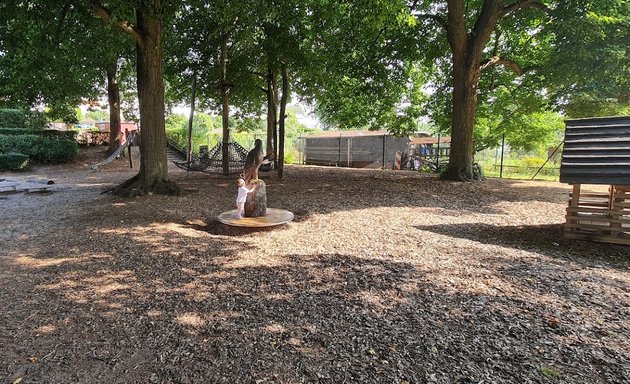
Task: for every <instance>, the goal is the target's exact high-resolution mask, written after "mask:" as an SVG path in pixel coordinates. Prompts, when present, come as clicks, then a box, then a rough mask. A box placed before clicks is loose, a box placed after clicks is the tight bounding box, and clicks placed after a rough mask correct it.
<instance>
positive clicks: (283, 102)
mask: <svg viewBox="0 0 630 384" xmlns="http://www.w3.org/2000/svg"><path fill="white" fill-rule="evenodd" d="M280 74H281V76H282V97H281V98H280V120H279V124H278V178H279V179H282V176H284V132H285V130H284V124H285V121H286V118H287V101H288V100H289V77H288V73H287V65H286V64H285V63H282V65H281V66H280Z"/></svg>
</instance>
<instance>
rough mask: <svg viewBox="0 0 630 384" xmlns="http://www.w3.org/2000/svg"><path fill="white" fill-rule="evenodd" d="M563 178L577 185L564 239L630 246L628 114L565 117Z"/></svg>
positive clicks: (561, 168)
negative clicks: (569, 118)
mask: <svg viewBox="0 0 630 384" xmlns="http://www.w3.org/2000/svg"><path fill="white" fill-rule="evenodd" d="M560 181H561V182H564V183H569V184H572V185H573V193H572V195H571V199H570V201H569V206H568V207H567V215H566V223H565V225H564V228H565V229H564V235H565V237H566V238H569V239H583V240H593V241H601V242H606V243H614V244H626V245H630V117H603V118H587V119H574V120H567V121H566V131H565V144H564V151H563V154H562V165H561V167H560ZM588 185H591V186H592V188H589V187H588ZM602 185H606V186H607V191H605V190H604V188H602V187H601V186H602ZM593 186H594V187H593ZM598 189H599V190H600V191H599V192H593V191H592V190H598Z"/></svg>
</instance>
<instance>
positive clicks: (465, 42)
mask: <svg viewBox="0 0 630 384" xmlns="http://www.w3.org/2000/svg"><path fill="white" fill-rule="evenodd" d="M465 3H466V2H465V1H463V0H448V23H447V38H448V42H449V45H450V47H451V52H452V62H453V72H452V78H453V93H452V99H453V107H452V108H453V109H452V127H451V131H452V133H451V153H450V157H449V162H448V169H447V171H446V173H445V174H444V175H442V177H443V178H445V179H449V180H459V181H470V180H473V179H474V175H473V155H474V150H473V129H474V124H475V112H476V109H477V88H478V85H479V77H480V74H481V59H482V55H483V49H484V48H485V46H486V45H487V44H488V42H489V41H490V36H491V33H492V31H494V29H495V28H496V25H497V23H498V21H499V18H500V15H501V11H502V8H503V6H502V3H503V2H502V1H500V0H485V1H484V2H483V6H482V9H481V12H480V13H479V16H478V17H477V20H476V22H475V25H474V27H473V28H472V31H471V32H470V33H468V32H467V31H466V22H465V11H466V4H465Z"/></svg>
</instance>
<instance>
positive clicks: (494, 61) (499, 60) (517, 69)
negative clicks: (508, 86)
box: [480, 56, 539, 76]
mask: <svg viewBox="0 0 630 384" xmlns="http://www.w3.org/2000/svg"><path fill="white" fill-rule="evenodd" d="M493 65H502V66H504V67H506V68H508V69H510V70H512V72H514V73H515V74H516V75H517V76H522V75H523V74H524V73H527V72H531V71H534V70H536V69H538V68H539V67H538V66H530V67H525V68H523V67H521V66H520V65H519V64H518V63H516V62H514V61H512V60H509V59H506V58H503V57H500V56H493V57H492V58H490V59H486V60H484V61H482V62H481V66H480V70H482V71H483V70H484V69H488V68H490V67H492V66H493Z"/></svg>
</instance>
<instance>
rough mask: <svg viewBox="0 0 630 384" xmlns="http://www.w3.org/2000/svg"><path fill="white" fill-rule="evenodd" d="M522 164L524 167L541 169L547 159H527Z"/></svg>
mask: <svg viewBox="0 0 630 384" xmlns="http://www.w3.org/2000/svg"><path fill="white" fill-rule="evenodd" d="M521 162H522V164H523V166H524V167H531V168H540V167H541V166H542V165H543V164H545V159H543V158H541V157H525V158H523V160H521Z"/></svg>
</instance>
